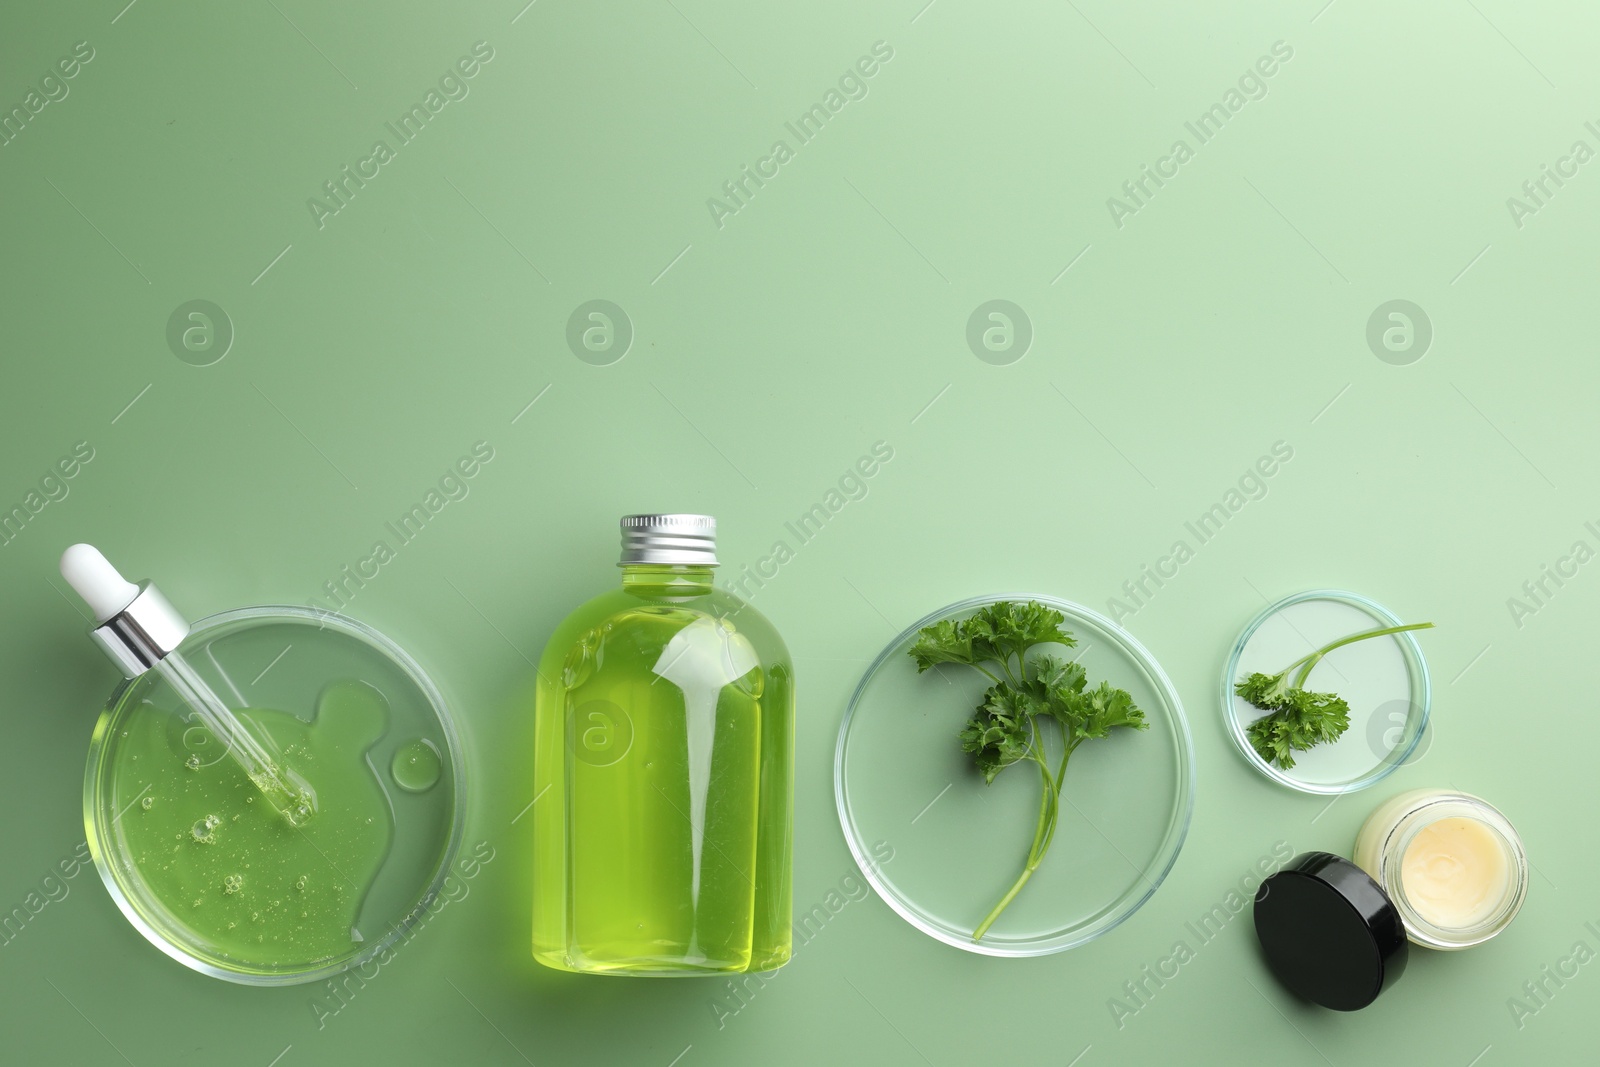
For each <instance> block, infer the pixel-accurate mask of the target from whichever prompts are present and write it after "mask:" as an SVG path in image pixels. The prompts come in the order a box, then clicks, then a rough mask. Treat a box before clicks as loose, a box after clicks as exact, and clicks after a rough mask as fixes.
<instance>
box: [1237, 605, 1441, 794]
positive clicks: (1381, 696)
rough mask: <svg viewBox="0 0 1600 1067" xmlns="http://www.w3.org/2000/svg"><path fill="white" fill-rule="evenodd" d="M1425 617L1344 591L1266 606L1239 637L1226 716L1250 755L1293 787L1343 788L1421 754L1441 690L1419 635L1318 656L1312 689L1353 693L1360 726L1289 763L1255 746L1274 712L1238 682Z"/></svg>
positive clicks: (1308, 684)
mask: <svg viewBox="0 0 1600 1067" xmlns="http://www.w3.org/2000/svg"><path fill="white" fill-rule="evenodd" d="M1417 621H1420V620H1416V619H1401V618H1400V617H1399V616H1397V615H1395V614H1394V612H1392V611H1390V610H1389V609H1388V608H1385V607H1384V606H1383V605H1381V604H1379V603H1377V602H1376V601H1373V600H1369V599H1367V598H1366V597H1364V596H1360V595H1358V594H1356V593H1349V592H1345V591H1343V590H1338V589H1313V590H1310V591H1308V592H1304V593H1296V594H1295V595H1293V596H1290V597H1285V598H1284V599H1282V600H1280V601H1278V602H1277V603H1275V604H1271V605H1269V606H1268V607H1266V608H1264V609H1263V610H1262V611H1261V613H1260V614H1259V615H1257V616H1256V617H1255V618H1254V619H1252V620H1251V621H1250V624H1249V625H1248V626H1246V627H1245V628H1244V632H1243V633H1241V634H1240V635H1239V639H1238V640H1237V641H1235V642H1234V645H1233V652H1232V654H1231V655H1230V656H1229V657H1228V663H1227V666H1226V667H1225V668H1224V670H1223V673H1222V686H1221V693H1220V699H1221V707H1222V717H1223V721H1224V724H1225V725H1226V726H1227V729H1228V735H1229V736H1230V737H1232V738H1233V743H1234V746H1235V747H1236V748H1238V750H1239V752H1240V754H1241V755H1243V756H1244V758H1245V761H1246V762H1248V763H1249V764H1250V766H1252V767H1254V768H1255V769H1256V770H1257V771H1259V772H1261V774H1263V775H1265V776H1266V777H1268V778H1270V779H1272V780H1273V781H1275V782H1277V783H1278V784H1280V785H1284V786H1288V787H1289V788H1290V789H1297V790H1300V791H1301V792H1303V793H1319V794H1323V795H1333V794H1336V793H1348V792H1353V791H1355V790H1358V789H1365V788H1367V787H1368V786H1370V785H1372V784H1374V783H1376V782H1379V781H1382V780H1383V779H1384V778H1385V777H1387V776H1388V775H1390V774H1391V773H1393V772H1394V770H1395V769H1396V768H1397V767H1400V766H1402V765H1403V764H1405V763H1407V762H1412V761H1414V760H1416V759H1417V758H1418V757H1419V756H1420V754H1421V751H1422V749H1421V742H1422V740H1423V738H1424V737H1425V736H1426V730H1427V727H1428V712H1429V708H1430V706H1431V703H1432V693H1433V690H1432V685H1431V683H1430V681H1429V679H1428V664H1427V661H1426V660H1425V659H1424V658H1423V656H1422V647H1421V645H1419V644H1418V642H1417V638H1416V634H1415V633H1411V632H1404V633H1397V634H1389V635H1386V636H1383V637H1374V638H1371V639H1369V640H1365V641H1358V642H1356V643H1354V644H1350V645H1346V646H1344V647H1342V648H1339V649H1337V650H1335V651H1334V652H1331V653H1329V654H1328V655H1327V656H1326V657H1325V658H1324V659H1322V660H1321V661H1319V662H1318V663H1317V665H1316V666H1315V667H1314V668H1313V669H1312V671H1311V673H1310V675H1308V676H1307V678H1306V681H1305V688H1307V689H1309V690H1312V691H1315V692H1330V691H1331V692H1334V693H1337V694H1339V696H1341V697H1343V698H1344V699H1345V700H1346V701H1347V702H1348V703H1349V705H1350V726H1349V727H1348V728H1347V729H1346V730H1345V732H1344V733H1343V734H1342V735H1340V737H1339V738H1338V740H1336V741H1333V742H1330V743H1327V744H1321V745H1316V746H1314V747H1312V748H1309V749H1306V750H1304V751H1296V752H1295V753H1294V766H1293V767H1291V768H1289V769H1287V770H1283V769H1280V768H1279V767H1277V766H1275V765H1273V764H1271V763H1268V762H1267V761H1266V760H1264V759H1262V758H1261V755H1260V753H1258V752H1257V751H1256V750H1255V748H1254V746H1252V745H1251V744H1250V738H1249V734H1248V732H1247V731H1248V730H1249V727H1250V724H1251V723H1252V722H1254V721H1255V720H1256V719H1259V718H1261V717H1262V716H1263V715H1266V714H1267V712H1265V711H1263V710H1261V709H1260V708H1257V707H1255V706H1253V705H1252V704H1251V703H1250V702H1249V701H1247V700H1245V699H1244V698H1243V697H1241V696H1239V695H1238V694H1237V693H1236V692H1234V686H1235V685H1237V684H1238V682H1240V681H1241V680H1243V679H1244V678H1246V677H1248V676H1249V675H1250V674H1252V673H1253V672H1256V671H1260V672H1261V673H1263V674H1274V673H1276V672H1278V671H1281V670H1283V669H1284V667H1286V666H1287V665H1288V664H1289V663H1291V662H1292V661H1294V660H1295V659H1297V658H1298V657H1301V656H1304V655H1306V654H1307V653H1309V652H1313V651H1315V650H1317V649H1319V648H1321V647H1323V646H1324V645H1327V644H1329V643H1330V642H1333V641H1337V640H1339V639H1340V638H1342V637H1348V636H1350V635H1351V634H1357V633H1360V632H1362V631H1364V630H1373V629H1381V628H1383V627H1388V626H1400V625H1404V624H1406V623H1412V622H1417Z"/></svg>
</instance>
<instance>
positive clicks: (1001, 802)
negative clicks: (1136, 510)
mask: <svg viewBox="0 0 1600 1067" xmlns="http://www.w3.org/2000/svg"><path fill="white" fill-rule="evenodd" d="M1007 600H1009V601H1019V602H1020V601H1029V600H1032V601H1037V602H1039V603H1041V604H1045V605H1047V606H1049V607H1052V608H1055V609H1056V610H1057V611H1060V612H1061V613H1062V614H1063V615H1064V616H1065V617H1066V619H1065V622H1064V624H1063V625H1064V626H1065V628H1066V629H1067V630H1068V631H1070V632H1071V633H1072V634H1073V636H1074V637H1075V638H1076V639H1077V647H1076V648H1073V649H1070V650H1067V649H1062V648H1059V647H1057V648H1053V649H1051V650H1050V651H1052V652H1053V653H1054V654H1056V655H1058V656H1060V657H1061V658H1063V659H1076V660H1077V662H1079V663H1081V664H1082V665H1083V667H1084V668H1085V670H1086V671H1087V673H1088V676H1089V678H1090V679H1091V684H1097V683H1098V682H1099V681H1101V680H1102V679H1103V680H1105V681H1108V682H1110V683H1111V684H1112V685H1113V686H1117V687H1119V688H1122V689H1125V690H1127V692H1128V693H1129V695H1130V696H1132V697H1133V700H1134V702H1135V703H1136V704H1137V705H1138V706H1139V707H1140V708H1141V709H1142V710H1143V711H1144V713H1145V718H1146V721H1147V722H1148V723H1149V729H1147V730H1120V731H1117V732H1116V733H1115V734H1114V735H1113V736H1111V737H1108V738H1105V739H1102V740H1096V741H1094V742H1093V743H1092V744H1089V745H1087V746H1085V747H1084V748H1083V749H1082V750H1081V751H1080V752H1079V753H1078V754H1077V755H1075V756H1073V761H1072V766H1071V769H1070V771H1069V772H1068V773H1067V775H1066V782H1065V786H1064V788H1063V789H1062V793H1061V811H1060V816H1059V821H1058V822H1057V825H1056V829H1055V836H1054V839H1053V842H1052V844H1051V846H1050V849H1049V852H1048V853H1047V854H1046V855H1045V857H1044V860H1043V862H1042V864H1041V865H1040V867H1039V868H1038V870H1037V871H1036V872H1035V873H1034V875H1033V876H1032V878H1031V880H1030V881H1029V882H1028V883H1027V885H1026V886H1025V887H1024V889H1023V890H1022V891H1021V892H1020V893H1019V894H1018V895H1017V896H1016V897H1015V899H1013V900H1012V901H1011V903H1010V905H1009V906H1008V907H1007V908H1006V909H1005V911H1004V912H1003V913H1002V914H1001V915H1000V916H999V918H998V919H997V920H996V921H995V923H994V925H993V926H991V927H990V928H989V929H988V931H987V932H986V933H985V934H984V936H983V939H982V940H981V941H976V942H975V941H974V940H973V933H974V928H975V927H976V926H977V925H978V923H979V922H980V920H982V919H983V918H984V916H985V914H986V913H987V912H988V911H989V910H990V909H991V908H992V907H993V906H994V904H995V901H996V899H997V898H998V897H999V896H1000V895H1001V894H1002V893H1004V892H1005V891H1006V887H1007V886H1009V885H1011V884H1012V882H1013V881H1014V880H1015V879H1016V878H1017V876H1018V874H1019V873H1020V872H1021V870H1022V867H1023V863H1024V860H1025V859H1026V857H1027V853H1028V848H1029V842H1030V840H1031V838H1032V836H1033V834H1034V829H1035V824H1036V822H1037V819H1038V815H1039V804H1040V781H1039V775H1038V774H1037V773H1028V772H1026V771H1024V770H1017V771H1012V772H1011V773H1004V774H1000V775H999V776H998V777H996V778H995V780H994V783H993V784H992V785H985V784H984V780H983V775H982V774H980V773H979V772H978V771H977V769H976V768H975V767H974V766H973V762H972V758H971V757H970V756H969V755H968V754H967V753H965V752H963V751H962V749H961V745H960V742H959V741H958V735H959V733H960V731H961V728H962V727H963V725H965V723H966V722H967V720H968V719H969V718H971V716H972V713H973V708H974V707H975V705H976V704H977V703H978V701H979V699H980V698H981V696H982V694H983V692H984V689H985V688H986V686H987V684H988V683H987V681H986V680H985V679H984V678H983V676H982V675H980V674H978V673H977V672H976V671H973V670H972V669H970V668H968V667H965V666H954V665H949V664H946V665H943V666H942V667H936V668H934V669H931V670H929V671H927V672H926V673H922V674H919V673H918V672H917V669H916V665H915V664H914V663H913V662H912V660H911V657H910V656H909V655H908V654H907V650H908V649H909V648H910V647H911V645H912V644H913V643H914V642H915V641H916V637H917V632H918V631H919V630H921V629H922V628H923V627H925V626H931V625H933V624H935V623H938V622H941V621H943V620H946V619H963V618H966V617H967V616H969V615H971V614H972V613H973V612H975V611H977V610H978V609H979V608H981V607H985V606H988V605H990V604H995V603H998V602H1000V601H1007ZM834 796H835V800H836V802H837V805H838V809H839V822H840V824H841V826H842V827H843V829H844V835H845V839H846V840H847V841H848V842H849V845H850V850H851V852H852V853H853V854H854V856H855V859H856V863H857V864H858V865H859V866H860V867H861V870H862V873H863V874H864V875H865V876H866V878H867V880H868V882H869V883H871V885H872V887H873V888H874V889H875V890H876V891H877V893H878V895H879V896H880V897H882V898H883V900H884V902H885V903H887V904H888V905H889V907H890V908H892V909H893V910H894V911H895V912H896V913H898V914H899V915H900V916H901V917H902V918H904V919H905V920H906V921H907V922H909V923H911V925H912V926H914V927H916V928H917V929H918V930H920V931H922V932H923V933H925V934H927V935H928V936H930V937H933V938H936V939H938V940H940V941H943V942H944V943H945V944H947V945H952V946H954V947H956V948H959V949H963V950H965V951H967V952H975V953H979V954H982V955H989V956H1043V955H1047V954H1049V953H1053V952H1061V951H1064V950H1066V949H1069V948H1073V947H1074V946H1077V945H1082V944H1084V943H1086V942H1088V941H1092V940H1094V939H1095V938H1097V937H1100V936H1102V935H1103V934H1106V933H1108V932H1109V931H1111V930H1112V929H1114V928H1115V927H1116V926H1117V925H1119V924H1120V923H1122V922H1123V921H1124V920H1126V919H1127V918H1128V917H1129V916H1130V915H1132V914H1133V913H1134V912H1135V911H1137V910H1138V909H1139V907H1140V906H1142V905H1143V904H1144V902H1145V901H1147V900H1149V899H1150V897H1151V896H1152V895H1153V894H1154V893H1155V891H1156V889H1157V887H1159V886H1160V884H1161V882H1162V880H1163V879H1164V878H1165V877H1166V875H1167V873H1168V872H1169V871H1170V870H1171V869H1172V865H1173V863H1175V862H1176V860H1177V858H1178V852H1179V850H1180V849H1181V848H1182V847H1183V840H1184V836H1185V834H1186V833H1187V832H1188V827H1189V817H1190V813H1191V811H1192V810H1193V807H1194V750H1193V745H1192V742H1191V740H1190V737H1189V727H1188V724H1187V722H1186V721H1185V719H1184V714H1183V706H1182V703H1181V702H1180V701H1179V699H1178V694H1177V691H1176V690H1175V689H1174V688H1173V685H1172V683H1171V681H1170V680H1168V678H1167V676H1166V673H1165V672H1164V671H1163V670H1162V669H1161V666H1160V664H1158V663H1157V662H1156V660H1155V658H1154V657H1153V656H1152V655H1151V654H1150V653H1149V652H1148V651H1147V650H1146V649H1145V647H1144V646H1143V645H1141V644H1140V643H1139V642H1138V640H1137V639H1135V638H1134V637H1133V636H1132V635H1131V634H1129V633H1128V632H1127V631H1126V630H1124V629H1122V628H1121V627H1120V626H1118V625H1116V624H1115V623H1113V622H1112V621H1111V620H1110V619H1107V618H1106V617H1105V616H1103V615H1100V614H1099V613H1098V612H1095V611H1093V610H1091V609H1089V608H1086V607H1083V606H1081V605H1079V604H1074V603H1071V602H1070V601H1066V600H1059V599H1056V598H1055V597H1049V596H1040V595H1038V594H1029V593H1018V594H1011V595H1005V596H984V597H974V598H972V599H970V600H963V601H960V602H959V603H955V604H951V605H949V606H947V607H944V608H940V609H939V610H938V611H935V612H933V613H932V614H930V615H928V616H926V617H925V618H922V619H919V620H917V621H916V622H915V623H912V624H911V625H910V626H909V627H907V628H906V629H905V631H904V632H902V633H901V634H900V635H899V636H898V637H896V638H895V639H894V640H893V641H891V642H890V643H889V645H888V646H887V647H886V648H885V649H884V650H883V651H882V652H881V653H879V655H878V658H877V659H876V660H875V661H874V662H873V664H872V666H871V667H869V668H868V669H867V672H866V674H865V675H864V676H863V677H862V679H861V682H860V683H859V685H857V687H856V691H855V694H854V696H852V697H851V700H850V704H849V707H848V708H847V709H846V711H845V715H844V722H843V723H842V725H841V726H840V729H839V742H838V746H837V748H836V749H835V755H834Z"/></svg>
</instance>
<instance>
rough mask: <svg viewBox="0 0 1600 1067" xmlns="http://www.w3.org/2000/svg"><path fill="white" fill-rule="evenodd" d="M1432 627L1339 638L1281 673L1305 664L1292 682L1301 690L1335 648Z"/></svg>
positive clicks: (1420, 625) (1392, 628)
mask: <svg viewBox="0 0 1600 1067" xmlns="http://www.w3.org/2000/svg"><path fill="white" fill-rule="evenodd" d="M1432 627H1433V623H1431V622H1414V623H1411V624H1410V625H1409V626H1385V627H1383V628H1382V629H1379V630H1363V631H1362V632H1361V633H1358V634H1351V635H1350V636H1349V637H1341V638H1340V639H1339V640H1337V641H1335V642H1333V643H1332V644H1330V645H1324V646H1323V647H1321V648H1319V649H1317V650H1316V651H1315V652H1313V653H1311V654H1310V655H1308V656H1302V657H1301V658H1300V659H1297V660H1295V661H1294V662H1293V663H1291V664H1289V666H1287V667H1285V668H1284V670H1283V673H1284V674H1288V673H1289V672H1290V671H1292V670H1294V669H1295V667H1296V666H1298V665H1299V664H1302V663H1303V664H1305V666H1303V667H1301V668H1300V673H1299V675H1298V676H1297V677H1296V678H1295V682H1294V688H1296V689H1302V688H1304V687H1305V684H1306V679H1307V678H1308V677H1309V676H1310V675H1311V670H1312V668H1314V667H1315V666H1316V665H1317V664H1318V663H1320V662H1321V661H1322V657H1324V656H1326V655H1327V654H1328V653H1329V652H1332V651H1333V650H1334V649H1336V648H1343V647H1344V646H1345V645H1353V644H1355V643H1356V642H1357V641H1365V640H1366V639H1367V638H1369V637H1385V636H1387V635H1389V634H1398V633H1404V632H1406V631H1407V630H1428V629H1432Z"/></svg>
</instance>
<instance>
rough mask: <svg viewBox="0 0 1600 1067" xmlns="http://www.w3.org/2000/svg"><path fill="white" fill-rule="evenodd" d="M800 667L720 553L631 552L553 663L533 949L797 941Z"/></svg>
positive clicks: (623, 957)
mask: <svg viewBox="0 0 1600 1067" xmlns="http://www.w3.org/2000/svg"><path fill="white" fill-rule="evenodd" d="M793 708H794V689H793V668H792V667H791V665H790V662H789V657H788V652H787V649H785V647H784V645H783V642H782V640H781V639H780V638H779V637H778V635H777V633H776V631H774V630H773V629H772V626H771V625H770V624H769V623H768V622H767V621H766V619H764V618H762V617H761V616H760V615H759V614H758V613H757V612H756V611H755V610H754V609H753V608H751V607H749V606H748V605H746V604H745V603H744V602H743V601H741V600H740V599H739V598H738V597H735V596H733V595H731V594H728V593H724V592H721V591H719V590H716V589H714V587H713V585H712V577H711V568H710V567H709V566H686V565H659V564H629V565H627V566H625V567H624V569H623V580H622V586H621V588H620V589H617V590H613V591H612V592H609V593H606V594H604V595H602V596H600V597H597V598H596V599H594V600H592V601H590V602H589V603H588V604H585V605H584V606H583V607H581V608H579V609H578V611H576V612H574V613H573V614H572V615H571V616H570V617H569V618H568V619H567V620H566V621H565V622H563V623H562V624H561V626H560V627H559V628H558V629H557V630H556V632H555V634H554V635H553V636H552V637H551V639H550V643H549V645H548V646H547V647H546V649H545V653H544V656H543V658H542V661H541V663H540V678H539V682H538V696H537V706H536V712H535V713H536V717H537V723H536V742H535V744H536V751H535V754H534V778H535V781H534V795H535V796H536V797H537V798H538V800H537V801H536V803H535V804H534V809H533V818H534V835H535V863H536V869H535V884H534V909H533V911H534V915H533V951H534V956H535V958H536V959H538V960H539V961H540V962H541V963H544V964H546V965H547V966H551V967H555V968H559V969H562V970H572V971H590V972H599V973H611V974H644V975H677V974H716V973H726V972H735V971H746V970H754V971H765V970H771V969H773V968H775V967H778V966H779V965H781V964H782V963H783V962H784V961H786V960H787V959H788V958H789V955H790V951H791V943H792V942H791V934H790V908H791V892H790V877H791V858H790V853H791V844H792V814H791V807H792V763H793Z"/></svg>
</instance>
